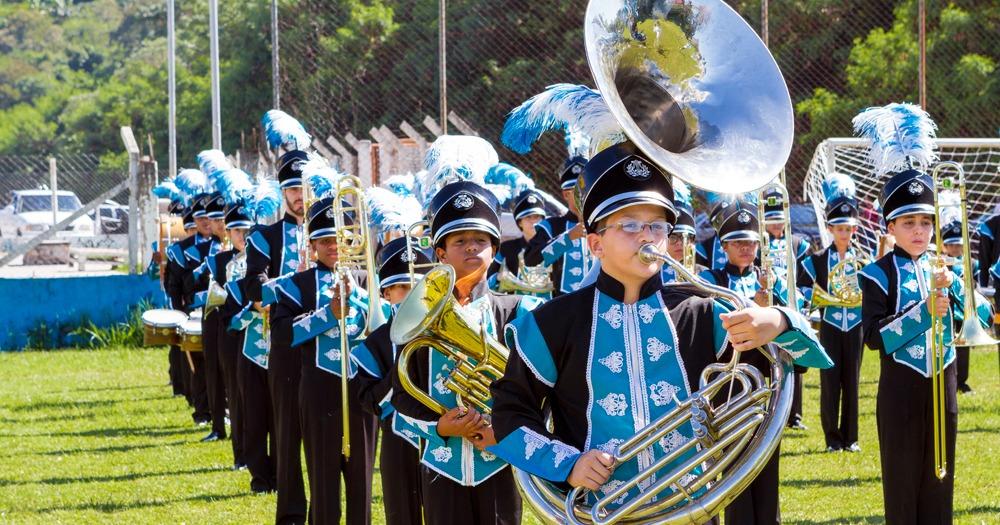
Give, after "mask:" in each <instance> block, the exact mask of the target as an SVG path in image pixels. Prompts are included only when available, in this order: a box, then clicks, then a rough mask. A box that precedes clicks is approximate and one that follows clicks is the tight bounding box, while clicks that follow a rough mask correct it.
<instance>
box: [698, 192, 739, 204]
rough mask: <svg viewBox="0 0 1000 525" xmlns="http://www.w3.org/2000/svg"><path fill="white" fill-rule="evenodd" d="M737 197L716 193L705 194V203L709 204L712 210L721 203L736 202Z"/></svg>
mask: <svg viewBox="0 0 1000 525" xmlns="http://www.w3.org/2000/svg"><path fill="white" fill-rule="evenodd" d="M735 198H736V196H735V195H733V194H731V193H715V192H714V191H706V192H705V202H706V203H708V207H709V208H711V207H712V206H715V205H716V204H718V203H721V202H731V201H733V200H735Z"/></svg>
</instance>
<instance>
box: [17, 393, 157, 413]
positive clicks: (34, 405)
mask: <svg viewBox="0 0 1000 525" xmlns="http://www.w3.org/2000/svg"><path fill="white" fill-rule="evenodd" d="M164 399H173V396H171V395H169V394H167V395H162V396H151V397H130V398H123V399H89V400H79V401H74V400H71V399H66V400H60V401H32V402H31V403H27V404H23V405H16V406H13V407H11V410H12V411H14V412H37V411H43V410H67V409H77V408H103V407H109V406H113V405H116V404H118V403H137V402H142V401H162V400H164Z"/></svg>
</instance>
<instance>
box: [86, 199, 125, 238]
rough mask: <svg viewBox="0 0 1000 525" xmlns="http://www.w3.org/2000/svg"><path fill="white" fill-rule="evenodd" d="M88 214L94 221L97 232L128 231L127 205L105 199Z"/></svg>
mask: <svg viewBox="0 0 1000 525" xmlns="http://www.w3.org/2000/svg"><path fill="white" fill-rule="evenodd" d="M88 215H89V216H90V218H91V219H92V220H93V221H94V224H95V225H96V231H97V233H99V234H109V233H128V206H124V205H121V204H118V203H117V202H115V201H113V200H106V201H104V204H101V205H100V206H98V207H97V210H95V211H92V212H90V213H89V214H88Z"/></svg>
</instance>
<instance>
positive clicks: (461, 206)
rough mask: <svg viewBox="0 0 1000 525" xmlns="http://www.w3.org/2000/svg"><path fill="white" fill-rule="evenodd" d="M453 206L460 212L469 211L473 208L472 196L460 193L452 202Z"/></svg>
mask: <svg viewBox="0 0 1000 525" xmlns="http://www.w3.org/2000/svg"><path fill="white" fill-rule="evenodd" d="M451 205H452V206H454V207H455V209H458V210H467V209H469V208H471V207H472V195H469V194H468V193H459V194H458V195H457V196H455V200H453V201H451Z"/></svg>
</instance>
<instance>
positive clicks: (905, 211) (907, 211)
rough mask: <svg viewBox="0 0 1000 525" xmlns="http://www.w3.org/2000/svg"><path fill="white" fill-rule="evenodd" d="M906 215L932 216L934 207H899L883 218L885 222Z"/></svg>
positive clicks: (926, 205)
mask: <svg viewBox="0 0 1000 525" xmlns="http://www.w3.org/2000/svg"><path fill="white" fill-rule="evenodd" d="M907 215H930V216H931V217H933V216H934V206H932V205H930V204H908V205H906V206H900V207H898V208H896V209H895V210H892V212H891V213H889V214H888V215H886V216H885V222H889V221H893V220H896V219H898V218H900V217H905V216H907Z"/></svg>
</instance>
